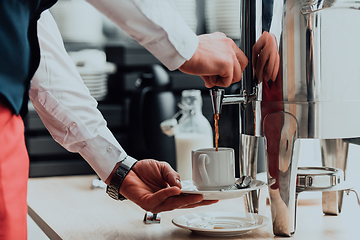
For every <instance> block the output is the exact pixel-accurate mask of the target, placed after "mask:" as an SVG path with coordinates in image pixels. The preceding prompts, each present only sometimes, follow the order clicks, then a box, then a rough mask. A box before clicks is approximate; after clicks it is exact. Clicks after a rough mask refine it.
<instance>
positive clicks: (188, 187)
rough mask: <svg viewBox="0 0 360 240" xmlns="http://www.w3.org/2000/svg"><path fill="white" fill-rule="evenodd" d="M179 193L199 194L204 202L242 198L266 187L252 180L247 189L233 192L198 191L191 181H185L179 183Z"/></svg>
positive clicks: (262, 183) (258, 181) (260, 182)
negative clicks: (180, 186) (248, 193)
mask: <svg viewBox="0 0 360 240" xmlns="http://www.w3.org/2000/svg"><path fill="white" fill-rule="evenodd" d="M181 185H182V189H181V192H182V193H185V194H201V195H203V197H204V200H222V199H229V198H237V197H242V196H244V195H245V194H246V193H247V192H249V191H252V190H256V189H259V188H261V187H263V186H265V185H266V183H264V182H262V181H260V180H256V179H253V180H252V181H251V183H250V186H249V187H248V188H243V189H235V190H212V191H210V190H209V191H199V190H198V189H197V188H196V187H195V186H194V185H193V182H192V180H185V181H182V182H181Z"/></svg>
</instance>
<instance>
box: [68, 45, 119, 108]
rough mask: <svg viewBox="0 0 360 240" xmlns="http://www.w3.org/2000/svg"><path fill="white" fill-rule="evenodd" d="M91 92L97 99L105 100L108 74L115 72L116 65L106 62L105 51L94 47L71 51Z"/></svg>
mask: <svg viewBox="0 0 360 240" xmlns="http://www.w3.org/2000/svg"><path fill="white" fill-rule="evenodd" d="M69 55H70V57H71V58H72V60H73V61H74V63H75V65H76V68H77V70H78V71H79V73H80V76H81V78H82V79H83V81H84V83H85V85H86V87H87V88H88V89H89V91H90V94H91V96H92V97H94V98H95V99H96V100H97V101H101V100H104V99H105V97H106V95H107V92H108V86H107V79H108V75H109V74H111V73H114V72H115V70H116V67H115V65H114V64H113V63H109V62H106V55H105V53H104V52H102V51H99V50H94V49H91V50H90V49H87V50H81V51H78V52H69Z"/></svg>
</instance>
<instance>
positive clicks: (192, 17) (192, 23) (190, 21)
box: [174, 0, 198, 33]
mask: <svg viewBox="0 0 360 240" xmlns="http://www.w3.org/2000/svg"><path fill="white" fill-rule="evenodd" d="M174 3H175V6H176V8H177V10H178V12H179V13H180V15H181V16H182V17H183V19H184V20H185V22H186V23H187V25H188V26H189V27H190V28H191V30H193V31H194V32H195V33H196V28H197V23H198V22H197V17H196V0H174Z"/></svg>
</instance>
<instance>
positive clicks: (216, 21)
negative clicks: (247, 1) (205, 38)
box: [205, 0, 241, 39]
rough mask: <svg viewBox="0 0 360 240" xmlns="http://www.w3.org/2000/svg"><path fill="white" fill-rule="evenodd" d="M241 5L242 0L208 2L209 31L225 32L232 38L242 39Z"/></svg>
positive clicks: (206, 20)
mask: <svg viewBox="0 0 360 240" xmlns="http://www.w3.org/2000/svg"><path fill="white" fill-rule="evenodd" d="M240 4H241V3H240V0H206V1H205V24H206V28H207V31H208V32H209V33H212V32H223V33H225V34H226V36H228V37H230V38H233V39H240V35H241V29H240V21H241V20H240Z"/></svg>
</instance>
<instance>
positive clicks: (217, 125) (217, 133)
mask: <svg viewBox="0 0 360 240" xmlns="http://www.w3.org/2000/svg"><path fill="white" fill-rule="evenodd" d="M219 118H220V115H219V114H218V113H217V114H215V115H214V120H215V123H214V125H215V147H216V148H215V150H216V151H217V150H218V147H219Z"/></svg>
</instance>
